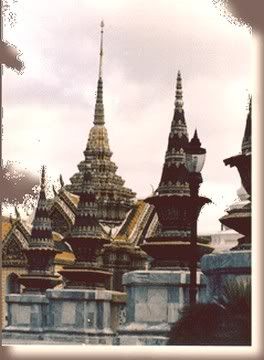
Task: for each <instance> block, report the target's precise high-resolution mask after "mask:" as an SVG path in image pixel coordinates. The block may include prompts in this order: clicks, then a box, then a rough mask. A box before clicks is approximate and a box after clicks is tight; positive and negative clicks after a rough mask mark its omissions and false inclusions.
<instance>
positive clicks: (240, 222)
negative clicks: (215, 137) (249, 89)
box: [220, 97, 252, 250]
mask: <svg viewBox="0 0 264 360" xmlns="http://www.w3.org/2000/svg"><path fill="white" fill-rule="evenodd" d="M251 117H252V98H251V97H250V99H249V106H248V114H247V120H246V127H245V132H244V137H243V141H242V146H241V154H238V155H236V156H232V157H230V158H228V159H225V160H224V163H225V165H229V166H230V167H234V166H235V167H236V168H237V170H238V172H239V175H240V178H241V183H242V186H243V188H244V189H245V190H246V192H247V194H248V196H247V199H246V200H247V201H246V203H242V206H230V207H229V208H228V209H227V210H226V211H227V213H228V214H227V215H225V216H223V217H222V218H221V219H220V222H221V223H222V224H223V225H225V226H228V227H229V228H231V229H233V230H235V231H237V232H238V233H240V234H242V235H243V236H242V237H241V238H239V239H238V245H237V246H236V247H234V248H233V249H232V250H250V249H251V201H250V197H251ZM244 200H245V194H244Z"/></svg>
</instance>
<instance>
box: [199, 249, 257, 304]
mask: <svg viewBox="0 0 264 360" xmlns="http://www.w3.org/2000/svg"><path fill="white" fill-rule="evenodd" d="M201 269H202V272H203V273H204V274H205V275H206V278H207V286H206V297H207V299H208V301H209V302H212V301H213V300H215V299H217V298H218V297H220V296H221V295H222V294H223V287H224V284H225V283H227V282H229V281H234V280H235V281H237V280H248V279H250V278H251V251H250V250H241V251H238V250H236V251H229V252H225V253H224V252H223V253H218V254H217V253H216V254H210V255H205V256H204V257H203V258H202V261H201Z"/></svg>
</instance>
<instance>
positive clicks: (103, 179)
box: [65, 22, 136, 226]
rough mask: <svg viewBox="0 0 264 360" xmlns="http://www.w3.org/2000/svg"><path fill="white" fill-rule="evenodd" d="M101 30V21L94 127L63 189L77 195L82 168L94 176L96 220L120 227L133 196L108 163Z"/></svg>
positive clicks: (109, 162)
mask: <svg viewBox="0 0 264 360" xmlns="http://www.w3.org/2000/svg"><path fill="white" fill-rule="evenodd" d="M103 27H104V24H103V22H102V23H101V43H100V63H99V77H98V82H97V95H96V104H95V112H94V121H93V124H94V126H93V127H92V128H91V130H90V133H89V137H88V141H87V145H86V149H85V151H84V156H85V159H84V160H83V161H81V162H80V163H79V165H78V169H79V171H78V172H77V173H76V174H74V175H73V176H72V177H71V179H70V181H71V185H67V186H66V187H65V188H66V190H68V191H69V192H71V193H73V194H75V195H79V194H80V193H81V187H82V179H83V174H84V171H85V169H86V168H88V169H89V170H90V171H91V172H92V173H93V179H94V180H93V188H94V191H95V194H96V199H97V203H98V204H99V206H98V217H99V219H100V222H101V223H105V224H108V225H110V226H115V225H119V224H121V223H122V221H123V220H124V218H125V216H126V213H127V212H128V210H129V209H131V207H132V205H133V202H134V201H133V199H134V198H135V195H136V194H135V193H134V192H133V191H132V190H130V189H128V188H126V187H125V186H124V183H125V181H124V180H123V179H122V178H121V177H120V176H119V175H117V174H116V170H117V166H116V164H115V163H114V162H113V161H112V160H111V157H112V152H111V150H110V146H109V140H108V133H107V129H106V127H105V117H104V104H103V78H102V59H103Z"/></svg>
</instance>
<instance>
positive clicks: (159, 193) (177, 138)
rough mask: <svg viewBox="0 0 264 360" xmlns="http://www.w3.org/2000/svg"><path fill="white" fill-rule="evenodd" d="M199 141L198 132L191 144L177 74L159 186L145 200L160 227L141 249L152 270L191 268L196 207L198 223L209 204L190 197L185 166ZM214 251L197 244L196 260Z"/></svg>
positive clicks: (180, 80) (179, 79) (202, 198)
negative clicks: (171, 118) (153, 268)
mask: <svg viewBox="0 0 264 360" xmlns="http://www.w3.org/2000/svg"><path fill="white" fill-rule="evenodd" d="M197 142H198V143H199V144H200V141H199V139H198V136H197V132H195V135H194V138H193V139H192V140H191V142H190V143H189V138H188V132H187V126H186V121H185V115H184V109H183V96H182V79H181V74H180V72H178V76H177V85H176V100H175V109H174V115H173V120H172V123H171V129H170V134H169V139H168V147H167V151H166V155H165V163H164V165H163V171H162V175H161V180H160V184H159V186H158V188H157V190H156V191H155V193H154V195H153V196H151V197H149V198H147V199H146V200H145V201H146V202H148V203H149V204H152V205H154V207H155V210H156V212H157V215H158V219H159V223H160V227H159V230H158V232H157V233H156V235H154V236H151V237H149V238H146V240H145V242H144V243H143V244H142V245H141V247H142V249H143V250H144V251H146V253H147V254H148V255H149V256H151V257H152V258H153V259H154V260H153V262H152V267H155V268H157V269H158V268H161V269H163V268H166V269H169V268H172V269H177V268H185V267H188V266H189V263H190V253H191V251H190V250H191V246H190V244H191V230H192V223H193V216H194V215H193V208H194V207H195V209H196V212H195V216H196V220H197V218H198V215H199V212H200V210H201V208H202V206H203V205H204V204H206V203H208V202H210V201H209V199H207V198H204V197H200V196H198V192H197V195H196V196H195V197H194V196H192V195H193V194H191V189H192V188H193V186H191V185H193V184H192V183H191V181H192V180H191V179H192V178H191V176H190V173H189V171H188V170H187V167H186V152H187V150H188V149H190V147H191V148H192V147H196V146H197ZM198 177H199V179H198V181H196V183H197V184H198V186H199V184H200V182H201V175H200V173H199V174H198ZM196 180H197V178H196ZM212 250H213V249H212V248H211V247H210V246H209V245H207V244H204V243H200V242H199V241H198V243H197V246H196V256H197V260H198V259H199V258H200V257H201V256H202V255H204V254H205V253H210V252H211V251H212Z"/></svg>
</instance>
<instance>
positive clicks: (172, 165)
mask: <svg viewBox="0 0 264 360" xmlns="http://www.w3.org/2000/svg"><path fill="white" fill-rule="evenodd" d="M188 143H189V139H188V132H187V126H186V122H185V115H184V110H183V97H182V78H181V73H180V71H178V74H177V82H176V100H175V109H174V114H173V120H172V123H171V129H170V134H169V139H168V147H167V151H166V155H165V163H164V166H163V171H162V176H161V181H160V184H159V187H158V189H157V192H158V193H159V194H171V193H175V192H177V193H178V194H181V195H188V194H189V184H188V171H187V169H186V168H185V149H186V147H187V146H188Z"/></svg>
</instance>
